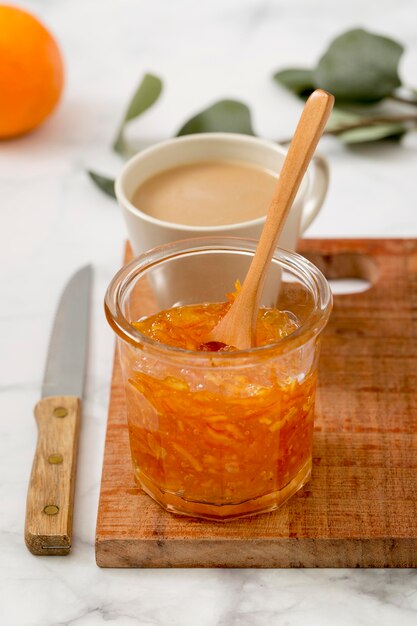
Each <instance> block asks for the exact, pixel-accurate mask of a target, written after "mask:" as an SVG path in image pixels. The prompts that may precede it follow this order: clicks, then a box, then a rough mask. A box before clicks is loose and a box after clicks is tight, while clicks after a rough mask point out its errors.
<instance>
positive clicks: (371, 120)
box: [277, 115, 417, 143]
mask: <svg viewBox="0 0 417 626" xmlns="http://www.w3.org/2000/svg"><path fill="white" fill-rule="evenodd" d="M400 122H413V123H414V124H413V126H415V125H416V126H417V115H390V116H389V117H382V116H381V117H363V118H362V119H361V120H360V121H359V122H353V123H351V124H341V125H340V126H338V127H337V128H332V129H330V130H325V131H324V133H323V135H334V136H337V135H341V134H342V133H344V132H346V131H348V130H356V129H357V128H363V127H365V126H380V125H382V124H398V123H400ZM290 141H291V139H285V140H280V141H278V142H277V143H290Z"/></svg>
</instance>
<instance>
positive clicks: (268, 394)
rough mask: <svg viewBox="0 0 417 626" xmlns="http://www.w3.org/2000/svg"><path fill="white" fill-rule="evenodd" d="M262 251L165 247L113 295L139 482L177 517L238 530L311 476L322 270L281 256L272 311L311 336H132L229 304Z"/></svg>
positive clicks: (273, 269)
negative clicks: (169, 314)
mask: <svg viewBox="0 0 417 626" xmlns="http://www.w3.org/2000/svg"><path fill="white" fill-rule="evenodd" d="M255 249H256V242H255V241H252V240H249V239H237V238H226V237H222V238H214V237H212V238H200V239H188V240H186V241H180V242H176V243H173V244H169V245H166V246H162V247H160V248H155V249H153V250H151V251H149V252H147V253H145V254H143V255H142V256H140V257H138V258H136V259H134V260H133V261H131V262H130V263H128V264H127V265H126V266H125V267H123V268H122V269H121V270H120V271H119V272H118V273H117V274H116V276H115V277H114V278H113V280H112V281H111V283H110V285H109V288H108V290H107V293H106V298H105V310H106V315H107V319H108V321H109V323H110V325H111V327H112V328H113V330H114V331H115V333H116V335H117V344H118V350H119V355H120V360H121V367H122V374H123V381H124V387H125V392H126V403H127V422H128V428H129V437H130V448H131V455H132V461H133V470H134V474H135V478H136V481H137V484H138V485H139V486H140V487H141V488H142V489H143V490H144V491H145V492H146V493H148V494H149V495H150V496H151V497H152V498H154V500H156V501H157V502H158V503H159V504H160V505H161V506H163V507H164V508H165V509H166V510H168V511H171V512H173V513H177V514H184V515H190V516H193V517H201V518H206V519H210V520H227V519H232V518H237V517H243V516H246V515H253V514H255V513H262V512H266V511H271V510H273V509H276V508H277V507H279V506H280V505H281V504H283V502H285V501H286V500H287V499H288V498H289V497H290V496H292V495H293V494H294V493H295V492H296V491H298V490H299V489H300V488H301V487H302V486H303V485H304V484H305V483H306V481H307V480H308V479H309V477H310V474H311V466H312V438H313V422H314V400H315V390H316V379H317V363H318V353H319V337H320V333H321V331H322V330H323V328H324V326H325V325H326V323H327V320H328V318H329V315H330V311H331V305H332V297H331V292H330V289H329V286H328V283H327V281H326V279H325V278H324V276H323V275H322V274H321V272H320V271H319V270H318V269H317V268H316V267H315V266H314V265H312V264H311V263H310V262H309V261H307V260H306V259H305V258H304V257H302V256H300V255H298V254H296V253H293V252H288V251H285V250H281V249H279V248H277V249H276V251H275V253H274V257H273V259H272V262H271V264H270V268H269V271H268V275H267V278H266V281H265V287H264V290H263V294H262V299H261V306H265V307H273V308H277V309H280V310H284V311H288V312H290V313H291V314H292V315H295V316H296V318H297V319H298V321H299V323H300V326H299V328H297V330H296V331H295V332H293V333H292V334H290V335H288V336H286V337H285V338H283V339H281V340H280V341H278V342H277V343H274V344H272V345H268V346H263V347H258V348H252V349H250V350H238V351H233V352H198V351H192V350H184V349H180V348H175V347H172V346H167V345H163V344H160V343H157V342H156V341H154V340H153V339H151V338H149V337H147V336H145V335H143V334H141V333H140V332H139V331H138V330H137V329H136V328H135V327H134V326H133V325H132V323H133V322H136V321H138V320H139V319H141V318H143V317H147V316H149V315H153V314H155V313H157V312H159V311H161V310H164V309H169V308H171V307H174V306H182V305H190V304H200V303H204V302H222V301H225V300H226V294H227V293H229V292H230V291H233V287H234V285H235V282H236V280H240V281H241V282H242V283H243V280H244V277H245V275H246V272H247V270H248V267H249V264H250V262H251V260H252V257H253V254H254V252H255Z"/></svg>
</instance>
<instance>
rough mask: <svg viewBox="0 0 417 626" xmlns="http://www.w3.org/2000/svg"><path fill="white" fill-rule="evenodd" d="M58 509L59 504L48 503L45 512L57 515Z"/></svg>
mask: <svg viewBox="0 0 417 626" xmlns="http://www.w3.org/2000/svg"><path fill="white" fill-rule="evenodd" d="M58 511H59V506H57V505H56V504H47V505H46V506H45V507H44V509H43V512H44V513H46V515H56V514H57V513H58Z"/></svg>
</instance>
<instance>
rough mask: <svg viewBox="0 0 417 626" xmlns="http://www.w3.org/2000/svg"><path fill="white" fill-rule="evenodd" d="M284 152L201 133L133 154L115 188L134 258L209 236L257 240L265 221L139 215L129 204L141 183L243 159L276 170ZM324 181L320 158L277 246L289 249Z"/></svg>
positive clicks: (315, 206) (250, 140) (316, 204)
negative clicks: (209, 222) (198, 222)
mask: <svg viewBox="0 0 417 626" xmlns="http://www.w3.org/2000/svg"><path fill="white" fill-rule="evenodd" d="M286 152H287V151H286V148H284V147H283V146H280V145H277V144H275V143H273V142H271V141H266V140H264V139H258V138H257V137H251V136H249V135H239V134H234V133H202V134H195V135H187V136H184V137H176V138H174V139H168V140H167V141H163V142H161V143H158V144H155V145H154V146H151V147H150V148H147V149H146V150H143V151H142V152H139V154H136V155H135V156H134V157H132V158H131V159H130V160H129V161H128V162H127V163H126V164H125V166H124V167H123V169H122V171H121V172H120V174H119V176H118V177H117V180H116V186H115V189H116V196H117V199H118V202H119V204H120V207H121V209H122V212H123V216H124V219H125V222H126V226H127V232H128V235H129V239H130V242H131V244H132V248H133V252H134V254H135V255H138V254H141V253H143V252H145V251H146V250H149V249H151V248H154V247H156V246H160V245H162V244H166V243H171V242H173V241H178V240H180V239H188V238H190V237H202V236H210V235H213V236H230V237H251V238H253V239H258V238H259V235H260V233H261V230H262V226H263V224H264V221H265V217H260V218H257V219H254V220H249V221H246V222H239V223H236V224H227V225H223V226H186V225H182V224H174V223H172V222H166V221H163V220H160V219H156V218H154V217H151V216H150V215H147V214H146V213H143V212H142V211H141V210H140V209H138V208H137V207H136V206H134V205H133V204H132V197H133V195H134V193H135V191H136V189H137V188H138V187H139V185H141V184H142V183H143V182H144V181H145V180H147V179H148V178H150V177H152V176H154V175H155V174H158V173H159V172H161V171H163V170H167V169H169V168H172V167H177V166H179V165H185V164H187V163H193V162H196V161H210V160H213V161H215V160H217V159H218V160H230V161H241V162H242V161H243V162H245V163H248V164H253V165H257V166H259V167H262V168H265V169H268V170H272V171H275V172H279V170H280V168H281V166H282V163H283V161H284V158H285V155H286ZM328 182H329V171H328V166H327V162H326V161H325V159H324V158H323V157H320V156H316V157H314V159H313V161H312V163H311V165H310V167H309V169H308V171H307V173H306V175H305V177H304V180H303V181H302V183H301V186H300V189H299V191H298V193H297V196H296V198H295V200H294V204H293V206H292V209H291V212H290V215H289V218H288V220H287V223H286V225H285V228H284V230H283V232H282V234H281V237H280V239H279V245H280V246H281V247H282V248H286V249H288V250H295V248H296V247H297V242H298V238H299V236H300V235H301V234H302V233H303V232H304V231H305V230H306V229H307V228H308V226H309V225H310V224H311V222H312V221H313V220H314V218H315V217H316V215H317V214H318V212H319V211H320V209H321V206H322V204H323V201H324V198H325V196H326V192H327V188H328ZM219 200H220V199H219ZM266 209H267V207H266ZM196 210H198V207H196Z"/></svg>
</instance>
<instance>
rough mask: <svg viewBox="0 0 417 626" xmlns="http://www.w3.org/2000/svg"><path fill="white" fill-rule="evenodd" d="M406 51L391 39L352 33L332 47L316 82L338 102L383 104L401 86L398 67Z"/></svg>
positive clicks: (322, 62)
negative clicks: (377, 102)
mask: <svg viewBox="0 0 417 626" xmlns="http://www.w3.org/2000/svg"><path fill="white" fill-rule="evenodd" d="M403 51H404V48H403V47H402V46H401V45H400V44H399V43H397V42H396V41H394V40H393V39H389V38H388V37H382V36H380V35H374V34H372V33H369V32H367V31H365V30H362V29H355V30H350V31H348V32H346V33H344V34H343V35H340V37H337V38H336V39H335V40H334V41H333V42H332V43H331V44H330V46H329V48H328V50H327V52H325V54H324V55H323V56H322V57H321V59H320V61H319V63H318V65H317V68H316V69H315V71H314V82H315V84H316V86H317V87H321V88H322V89H326V90H327V91H330V92H331V93H332V94H333V95H334V96H335V97H336V100H337V99H339V100H346V101H356V102H376V101H378V100H382V98H385V97H386V96H388V95H390V94H391V93H392V92H393V91H394V89H396V88H397V87H399V86H400V85H401V81H400V79H399V76H398V63H399V60H400V57H401V55H402V53H403Z"/></svg>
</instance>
